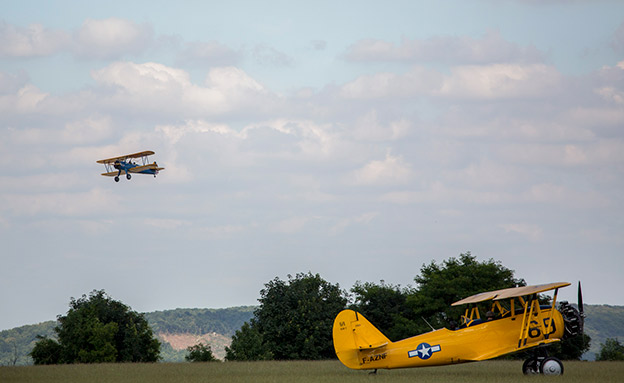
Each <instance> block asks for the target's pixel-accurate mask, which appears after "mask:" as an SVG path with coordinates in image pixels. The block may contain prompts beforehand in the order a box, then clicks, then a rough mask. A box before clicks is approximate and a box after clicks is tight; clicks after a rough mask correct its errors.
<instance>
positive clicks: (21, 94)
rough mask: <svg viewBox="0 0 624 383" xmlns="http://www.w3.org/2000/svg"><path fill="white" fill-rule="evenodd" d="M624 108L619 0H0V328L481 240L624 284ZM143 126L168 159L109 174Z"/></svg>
mask: <svg viewBox="0 0 624 383" xmlns="http://www.w3.org/2000/svg"><path fill="white" fill-rule="evenodd" d="M622 121H624V2H621V1H616V0H598V1H591V2H588V1H567V2H566V1H564V2H562V1H558V0H552V1H550V0H547V1H539V2H538V1H529V0H504V1H491V0H477V1H473V2H464V1H459V0H449V1H444V2H435V3H431V2H426V1H407V0H397V1H392V2H389V3H383V4H381V3H378V2H375V1H363V2H362V1H357V2H356V1H346V2H340V3H335V2H330V1H317V2H314V3H309V4H307V3H306V4H295V3H290V2H285V1H280V0H270V1H267V2H262V3H258V2H254V1H245V0H235V1H232V2H228V3H227V4H224V3H219V2H212V1H209V2H199V3H198V2H193V1H181V2H176V3H175V4H173V3H172V4H168V3H163V4H160V3H158V4H154V3H153V2H148V1H145V0H140V1H132V2H121V1H118V0H112V1H109V2H107V3H102V4H92V3H86V2H76V1H72V0H62V1H55V2H53V3H51V2H45V1H37V0H23V1H7V2H5V4H3V12H2V16H0V167H2V169H3V172H2V174H1V175H0V243H2V244H3V249H2V252H1V254H2V255H1V258H0V260H1V261H2V265H3V267H2V268H0V307H1V308H2V313H3V315H2V316H1V317H0V328H13V327H15V326H16V325H17V324H20V323H34V322H38V321H41V320H43V319H44V318H49V317H55V316H56V315H58V313H59V312H60V311H62V310H65V309H66V307H67V302H68V300H69V298H70V297H72V296H74V297H75V296H80V295H82V294H86V293H88V292H90V291H92V290H94V289H104V290H106V291H107V293H109V294H110V295H111V296H113V297H115V299H118V300H121V301H123V302H126V304H128V305H130V306H131V307H133V309H134V310H136V311H139V312H151V311H156V310H163V309H166V308H167V307H171V306H180V307H224V306H245V305H253V304H254V302H256V301H257V299H258V297H259V291H260V290H261V289H262V288H263V286H264V284H265V283H266V282H267V281H269V280H271V279H273V278H275V277H279V278H285V277H286V276H287V275H288V274H292V275H294V274H296V273H300V272H304V273H305V272H312V273H314V274H316V273H318V274H320V275H321V276H322V277H323V278H324V279H325V280H327V281H330V282H331V283H334V284H335V283H338V284H339V285H340V286H341V287H342V288H347V289H348V288H350V287H351V286H353V285H354V283H355V282H356V281H371V282H374V283H377V282H378V281H381V280H384V281H385V282H386V283H388V284H393V285H402V286H406V285H410V284H413V283H414V282H413V279H414V277H415V276H416V275H417V274H418V273H419V271H420V268H421V267H422V265H423V264H428V263H430V262H431V261H435V262H437V263H440V262H442V261H444V260H447V259H449V258H450V257H458V256H459V255H460V254H461V253H465V252H468V251H470V252H471V253H472V255H474V256H476V257H477V259H478V260H479V261H483V260H488V259H494V260H496V261H499V262H501V264H502V265H504V266H505V267H507V268H509V269H511V270H514V272H515V276H516V277H517V278H523V279H525V280H526V282H527V284H541V283H548V282H552V281H568V282H570V283H572V284H573V285H574V284H576V281H579V280H580V281H582V283H583V293H584V297H585V300H586V301H588V302H589V301H591V302H599V303H600V304H609V305H624V297H623V296H622V294H620V293H619V291H620V289H619V283H618V282H620V281H621V280H622V277H621V271H622V270H624V257H622V254H623V253H624V235H622V234H623V233H624V220H622V217H623V216H624V195H623V193H622V190H624V125H623V124H622ZM143 150H152V151H154V152H155V155H153V156H150V162H152V161H156V162H157V163H158V164H159V166H162V167H164V168H165V170H163V171H162V172H161V173H160V174H158V176H157V177H156V178H154V177H152V176H147V175H140V174H136V175H134V176H133V177H132V179H131V180H129V181H128V180H126V179H125V178H123V177H122V179H121V180H120V182H118V183H116V182H114V181H113V179H112V178H111V177H102V176H101V175H100V174H101V173H102V172H103V171H104V167H103V166H102V165H100V164H97V163H96V161H97V160H100V159H103V158H110V157H114V156H119V155H124V154H126V153H135V152H139V151H143ZM559 299H562V300H568V301H571V302H575V301H576V289H575V288H572V287H570V288H568V289H562V290H561V291H560V297H559Z"/></svg>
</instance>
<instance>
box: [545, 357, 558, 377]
mask: <svg viewBox="0 0 624 383" xmlns="http://www.w3.org/2000/svg"><path fill="white" fill-rule="evenodd" d="M540 372H541V373H542V374H544V375H563V363H561V361H560V360H559V359H557V358H555V357H553V356H550V357H548V358H546V359H544V360H543V361H542V363H541V365H540Z"/></svg>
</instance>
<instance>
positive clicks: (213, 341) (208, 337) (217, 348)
mask: <svg viewBox="0 0 624 383" xmlns="http://www.w3.org/2000/svg"><path fill="white" fill-rule="evenodd" d="M158 337H159V338H160V339H162V340H163V341H164V342H167V343H169V344H170V345H171V347H173V349H174V350H186V348H187V347H190V346H194V345H196V344H198V343H203V344H208V345H210V349H211V350H212V353H213V355H214V356H215V357H217V358H219V359H221V360H223V358H224V357H225V348H226V347H229V346H230V344H231V343H232V339H231V338H229V337H227V336H225V335H221V334H217V333H216V332H211V333H208V334H201V335H198V334H169V333H162V332H161V333H159V334H158Z"/></svg>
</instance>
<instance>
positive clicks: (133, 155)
mask: <svg viewBox="0 0 624 383" xmlns="http://www.w3.org/2000/svg"><path fill="white" fill-rule="evenodd" d="M153 154H154V152H152V151H151V150H146V151H144V152H138V153H133V154H126V155H123V156H118V157H112V158H107V159H104V160H98V161H96V162H97V163H98V164H109V163H112V162H115V161H117V160H125V159H126V158H141V157H145V156H151V155H153Z"/></svg>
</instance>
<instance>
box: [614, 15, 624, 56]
mask: <svg viewBox="0 0 624 383" xmlns="http://www.w3.org/2000/svg"><path fill="white" fill-rule="evenodd" d="M611 48H613V50H614V51H615V52H617V53H622V52H624V22H622V24H620V26H619V27H618V29H616V30H615V32H614V33H613V37H612V39H611Z"/></svg>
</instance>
